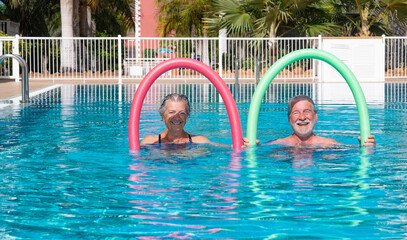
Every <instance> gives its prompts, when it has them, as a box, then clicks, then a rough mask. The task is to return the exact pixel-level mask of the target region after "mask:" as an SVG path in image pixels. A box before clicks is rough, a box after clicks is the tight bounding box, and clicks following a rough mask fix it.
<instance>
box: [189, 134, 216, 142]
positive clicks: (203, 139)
mask: <svg viewBox="0 0 407 240" xmlns="http://www.w3.org/2000/svg"><path fill="white" fill-rule="evenodd" d="M191 139H192V142H193V143H210V142H211V141H209V139H207V138H206V137H204V136H202V135H192V134H191Z"/></svg>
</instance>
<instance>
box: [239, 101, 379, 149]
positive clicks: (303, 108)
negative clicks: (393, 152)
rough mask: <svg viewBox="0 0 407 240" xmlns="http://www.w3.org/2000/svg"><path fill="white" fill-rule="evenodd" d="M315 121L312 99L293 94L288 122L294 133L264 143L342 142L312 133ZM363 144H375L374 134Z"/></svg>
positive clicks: (308, 144)
mask: <svg viewBox="0 0 407 240" xmlns="http://www.w3.org/2000/svg"><path fill="white" fill-rule="evenodd" d="M317 121H318V114H317V110H316V109H315V104H314V101H312V99H311V98H309V97H308V96H305V95H298V96H295V97H293V98H291V99H290V102H289V103H288V122H289V124H290V125H291V127H292V129H293V132H294V133H293V134H292V135H290V136H288V137H286V138H279V139H276V140H273V141H270V142H267V143H265V144H283V145H290V146H302V145H304V146H333V145H338V144H342V143H339V142H337V141H335V140H334V139H331V138H325V137H321V136H318V135H316V134H314V127H315V123H316V122H317ZM359 142H360V137H359ZM244 145H246V146H248V145H249V143H248V141H247V139H244ZM363 145H364V146H374V145H376V142H375V138H374V136H373V135H370V136H369V137H368V139H367V140H365V142H364V143H363Z"/></svg>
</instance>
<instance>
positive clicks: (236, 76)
mask: <svg viewBox="0 0 407 240" xmlns="http://www.w3.org/2000/svg"><path fill="white" fill-rule="evenodd" d="M239 65H240V64H239V58H238V57H236V60H235V96H234V97H235V99H236V100H237V99H238V98H239Z"/></svg>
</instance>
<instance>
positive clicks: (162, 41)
mask: <svg viewBox="0 0 407 240" xmlns="http://www.w3.org/2000/svg"><path fill="white" fill-rule="evenodd" d="M320 41H321V38H320V37H319V38H275V39H269V38H124V37H120V36H119V37H115V38H40V37H36V38H32V37H18V36H16V37H4V38H0V44H1V45H0V54H6V53H15V54H19V55H21V56H22V57H23V58H24V59H26V61H27V64H28V66H29V72H30V73H29V77H30V79H31V80H35V79H52V80H65V79H66V80H84V81H85V80H101V79H105V80H107V79H110V80H113V81H116V82H119V83H120V82H123V81H126V80H128V81H129V82H131V80H134V79H142V78H143V77H144V76H145V75H146V74H147V72H148V71H150V70H151V69H152V68H153V67H154V66H156V65H157V64H159V63H161V62H163V61H165V60H167V59H170V58H175V57H186V58H193V59H197V60H200V61H202V62H203V63H205V64H207V65H209V66H210V67H211V68H213V69H214V70H216V71H217V72H218V73H219V75H221V77H222V78H223V79H225V80H230V81H234V80H235V79H239V80H240V81H242V80H248V81H255V80H256V79H257V80H259V79H260V77H261V76H262V74H264V73H265V71H266V70H267V69H268V68H269V67H270V66H271V65H272V64H273V63H274V62H275V61H276V60H277V59H279V58H281V57H282V56H284V55H285V54H287V53H289V52H291V51H295V50H298V49H303V48H318V47H319V45H320ZM14 65H15V66H14ZM14 65H13V64H12V63H9V62H6V64H5V65H4V66H2V72H1V76H4V77H6V76H10V75H13V78H16V77H17V74H16V73H17V72H18V66H17V65H16V64H14ZM315 69H316V66H315V61H312V60H302V61H299V62H296V63H293V64H291V65H290V66H288V67H287V68H286V69H285V70H284V71H282V72H281V74H279V75H278V76H277V78H276V79H283V80H285V79H299V78H301V79H309V80H310V81H312V80H313V79H315V78H316V71H315ZM201 78H204V77H203V76H202V75H201V74H198V73H196V72H194V71H192V70H190V69H174V70H172V71H169V72H167V73H165V74H163V76H161V79H182V80H187V79H201Z"/></svg>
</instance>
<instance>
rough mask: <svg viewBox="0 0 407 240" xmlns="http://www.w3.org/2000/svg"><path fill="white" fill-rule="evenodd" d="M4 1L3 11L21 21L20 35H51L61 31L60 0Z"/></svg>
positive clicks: (14, 19)
mask: <svg viewBox="0 0 407 240" xmlns="http://www.w3.org/2000/svg"><path fill="white" fill-rule="evenodd" d="M2 3H3V4H4V5H3V8H2V10H1V13H2V14H3V15H4V16H5V17H6V18H9V19H10V20H12V21H15V22H19V23H20V29H19V34H20V35H23V36H44V37H49V36H56V35H57V34H58V33H59V18H58V15H59V14H58V13H59V1H58V0H35V1H17V0H2Z"/></svg>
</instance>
